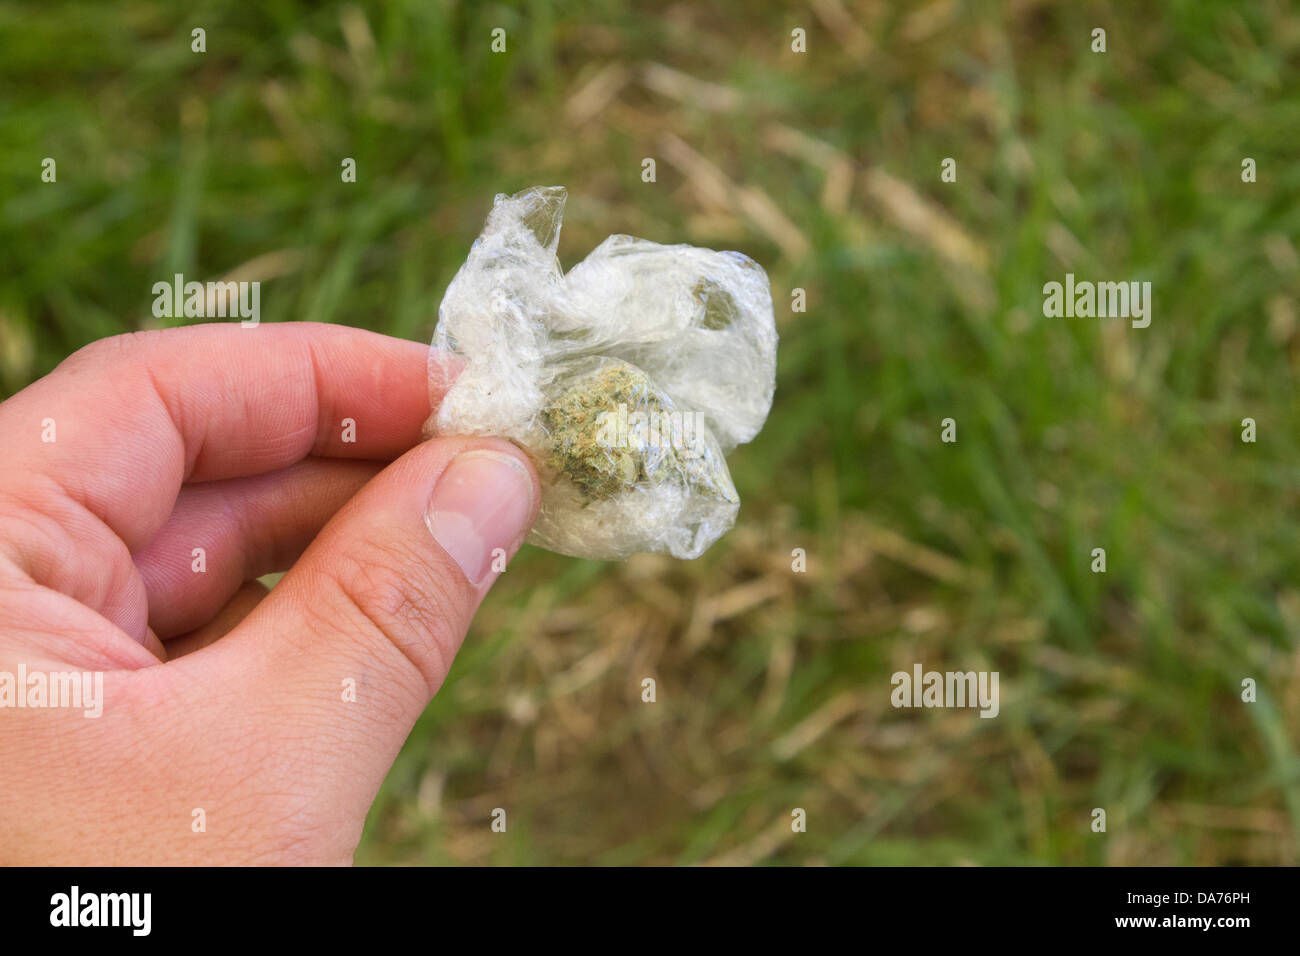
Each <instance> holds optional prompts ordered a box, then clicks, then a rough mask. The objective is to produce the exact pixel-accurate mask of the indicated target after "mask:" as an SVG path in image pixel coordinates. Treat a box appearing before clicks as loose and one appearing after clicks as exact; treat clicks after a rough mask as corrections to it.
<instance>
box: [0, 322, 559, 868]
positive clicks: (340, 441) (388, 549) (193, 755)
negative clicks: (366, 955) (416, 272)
mask: <svg viewBox="0 0 1300 956" xmlns="http://www.w3.org/2000/svg"><path fill="white" fill-rule="evenodd" d="M428 355H429V350H428V348H426V347H425V346H423V345H420V344H419V343H416V342H407V341H401V340H398V339H392V338H388V337H385V336H381V335H375V334H372V333H369V332H363V331H359V330H356V329H349V328H343V327H335V326H324V325H310V324H301V325H300V324H282V325H259V326H257V327H254V328H241V327H239V326H238V325H235V324H233V323H232V324H229V325H205V326H194V327H190V328H183V329H171V330H167V331H161V332H143V333H135V334H132V335H124V336H118V337H115V338H111V339H105V340H103V341H101V342H96V343H94V344H92V345H90V346H88V347H87V348H84V349H82V350H81V351H79V352H77V353H76V354H75V355H73V356H72V357H70V358H69V359H68V360H67V361H65V362H64V363H63V364H61V365H60V366H59V367H58V368H56V369H55V370H54V371H53V372H51V373H50V374H49V375H48V376H46V377H45V378H43V379H41V380H40V381H38V382H36V383H34V384H33V385H31V386H30V387H28V388H26V389H24V390H23V391H22V392H20V393H18V394H17V395H15V396H13V397H12V398H10V399H9V400H7V401H6V402H4V403H3V404H0V436H3V438H2V440H3V458H4V460H3V465H2V466H0V704H2V705H3V706H0V863H8V864H20V863H27V864H113V865H117V864H140V863H148V864H163V865H169V864H182V863H239V864H246V863H349V862H351V859H352V854H353V851H354V850H355V849H356V845H357V842H358V840H359V839H360V836H361V828H362V823H363V822H364V820H365V816H366V812H367V811H368V809H369V807H370V804H371V802H372V801H373V799H374V796H375V793H376V791H377V790H378V788H379V785H380V783H381V782H382V781H383V779H384V775H385V774H386V773H387V771H388V769H389V767H390V766H391V765H392V762H393V759H394V757H395V756H396V755H397V752H398V750H399V749H400V747H401V745H402V742H403V741H404V740H405V739H406V736H407V734H408V733H409V732H410V729H411V727H412V725H413V724H414V722H415V720H416V718H417V717H418V716H419V715H420V713H421V712H422V711H423V710H424V708H425V707H426V706H427V705H428V703H429V700H430V699H431V698H432V696H433V694H434V693H435V692H436V691H437V689H438V687H439V686H440V685H441V684H442V681H443V679H444V678H445V677H446V675H447V670H448V668H449V667H450V666H451V661H452V658H453V657H454V656H455V654H456V651H457V649H458V648H459V647H460V643H461V641H462V639H463V638H464V635H465V631H466V629H467V628H468V626H469V622H470V618H471V617H472V616H473V614H474V611H475V610H476V609H477V607H478V605H479V602H480V601H481V600H482V599H483V595H484V594H485V593H486V591H487V589H488V588H489V587H490V586H491V583H492V581H493V579H494V578H495V577H496V572H495V571H494V570H493V567H494V564H495V566H496V567H497V568H498V569H499V568H500V567H501V560H502V559H503V555H502V553H500V552H498V553H497V554H496V555H495V557H496V558H497V560H496V561H495V562H494V560H493V558H494V553H493V552H494V549H497V548H500V549H503V551H504V555H513V554H514V552H515V550H516V549H518V547H519V545H520V544H521V543H522V541H523V538H524V535H525V534H526V532H527V529H528V527H529V525H530V524H531V523H532V520H533V517H534V515H535V512H536V502H537V500H538V486H537V479H536V476H535V474H534V472H533V470H532V467H531V466H530V465H529V464H528V462H527V460H526V459H525V458H524V456H523V455H522V454H521V453H520V452H519V451H518V450H517V449H516V448H515V447H514V446H513V445H511V444H509V443H508V442H505V441H501V440H498V439H491V438H437V439H433V440H430V441H426V442H423V443H421V442H420V427H421V424H422V423H423V421H424V420H425V418H427V417H428V414H429V406H430V398H431V396H430V394H429V387H428V381H429V375H428V370H427V359H428ZM432 399H433V400H434V401H435V402H436V401H438V400H439V399H440V396H439V395H433V396H432ZM344 419H352V420H353V421H354V422H355V440H354V441H345V438H347V437H352V436H350V435H348V434H347V433H346V431H345V425H344ZM398 456H400V457H398ZM393 459H396V460H395V461H393ZM390 461H391V462H392V463H391V464H385V463H387V462H390ZM285 569H288V573H287V574H286V575H285V576H284V578H283V579H282V580H281V581H280V582H279V583H278V584H277V585H276V586H275V588H274V589H273V590H271V591H269V592H268V591H267V590H266V589H265V588H264V587H263V586H262V585H260V584H258V583H257V581H256V579H257V578H258V577H259V576H260V575H263V574H266V573H268V572H271V571H277V570H285ZM20 671H22V672H25V675H26V680H25V683H23V684H19V683H18V680H19V676H20ZM83 673H84V675H85V676H84V677H83ZM53 674H71V675H73V676H74V677H75V680H74V681H72V682H71V683H65V682H64V681H62V680H61V679H60V678H57V677H48V676H47V675H53ZM6 675H7V676H8V683H7V685H6ZM96 675H102V676H96ZM100 680H102V698H101V699H100V700H99V702H98V703H97V704H96V703H95V702H94V700H93V698H94V697H95V694H94V686H95V684H96V682H98V681H100ZM33 683H35V684H38V685H39V684H41V683H44V684H46V685H47V689H46V693H45V694H38V693H37V691H38V690H39V688H38V687H33ZM59 685H62V686H59ZM6 686H7V689H8V691H9V696H8V697H6V695H5V691H6ZM51 689H52V692H51ZM350 689H351V690H350ZM73 690H76V691H86V692H87V693H86V696H85V697H81V698H78V697H74V696H72V692H73ZM61 691H63V692H65V698H64V701H63V703H65V704H67V703H71V704H74V705H76V704H80V706H58V707H55V706H48V705H49V704H51V703H59V701H58V700H56V699H55V698H58V697H59V696H60V692H61ZM19 697H21V698H22V699H23V702H24V703H28V704H30V703H32V702H36V703H37V704H39V702H40V700H41V698H44V699H45V704H46V705H47V706H23V707H19V706H17V698H19ZM96 708H98V709H100V711H101V712H100V713H99V715H98V716H95V715H94V711H95V709H96Z"/></svg>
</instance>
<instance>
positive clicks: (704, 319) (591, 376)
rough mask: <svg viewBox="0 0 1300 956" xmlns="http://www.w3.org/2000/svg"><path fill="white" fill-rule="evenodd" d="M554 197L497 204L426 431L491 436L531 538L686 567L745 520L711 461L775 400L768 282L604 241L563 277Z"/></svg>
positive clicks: (442, 357)
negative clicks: (667, 557)
mask: <svg viewBox="0 0 1300 956" xmlns="http://www.w3.org/2000/svg"><path fill="white" fill-rule="evenodd" d="M565 196H566V193H565V190H564V189H563V188H562V187H558V186H554V187H535V188H532V189H528V190H525V191H524V192H521V193H517V194H516V195H514V196H506V195H504V194H501V195H498V196H497V197H496V202H495V204H494V206H493V209H492V212H491V214H490V215H489V216H488V219H487V223H486V225H485V226H484V229H483V233H482V235H480V236H479V238H478V239H477V240H476V241H475V242H474V245H473V247H472V248H471V249H470V253H469V258H468V260H467V261H466V262H465V264H464V265H463V266H461V268H460V271H459V272H457V273H456V276H455V278H454V279H452V282H451V285H449V286H448V287H447V292H446V295H445V296H444V297H443V300H442V305H441V306H440V307H439V309H438V326H437V329H436V331H435V332H434V336H433V350H432V351H431V353H430V359H429V375H430V387H431V389H432V390H433V391H434V393H435V394H436V393H438V392H441V391H443V386H444V385H445V384H446V383H447V382H451V383H452V384H451V386H450V388H449V389H448V390H447V391H446V394H445V396H444V397H443V399H442V402H441V405H440V406H439V407H438V409H437V411H436V412H435V413H434V414H433V415H432V416H431V417H430V419H429V421H428V422H427V423H426V425H425V433H426V435H434V434H440V435H445V434H459V435H499V436H502V437H504V438H508V439H510V440H511V441H513V442H515V443H516V444H517V445H519V446H520V447H521V448H523V449H524V450H525V451H526V452H527V453H528V454H529V456H530V457H531V458H532V460H533V462H534V464H535V465H536V466H537V469H538V473H539V475H540V476H541V479H542V487H543V491H542V501H541V510H540V513H539V515H538V518H537V522H536V524H535V525H534V527H533V530H532V533H531V534H530V536H529V538H528V541H529V542H530V543H532V544H535V545H538V546H540V547H543V548H547V549H549V550H551V551H557V552H559V553H561V554H569V555H574V556H576V557H583V558H599V559H621V558H626V557H628V556H630V555H633V554H636V553H638V552H666V553H668V554H671V555H673V556H675V557H678V558H696V557H699V555H701V554H702V553H703V552H704V551H705V549H707V548H708V547H709V545H711V544H712V543H713V542H714V541H716V540H717V539H718V538H719V537H720V536H721V535H722V534H723V533H724V532H726V531H727V530H728V529H729V528H730V527H731V526H732V524H733V523H734V522H735V519H736V513H737V511H738V510H739V507H740V499H739V497H738V496H737V495H736V489H735V486H734V485H733V484H732V481H731V474H730V472H729V471H728V470H727V462H726V458H725V457H724V456H725V455H726V453H727V452H729V451H731V449H733V448H735V447H736V446H737V445H740V444H744V443H745V442H748V441H750V440H751V439H753V438H754V436H755V435H757V434H758V431H759V429H760V428H762V426H763V422H764V421H765V420H766V419H767V413H768V410H769V409H770V408H771V406H772V395H773V392H774V390H775V387H776V342H777V336H776V325H775V322H774V320H773V315H772V296H771V292H770V289H769V286H768V279H767V274H766V273H765V272H764V271H763V269H762V267H760V266H759V265H758V264H757V263H756V262H754V261H753V260H752V259H750V258H748V257H747V256H744V255H741V254H740V253H738V252H714V251H713V250H710V249H699V248H695V247H693V246H687V245H675V246H664V245H660V244H658V243H654V242H647V241H646V240H644V239H634V238H632V237H631V236H621V235H620V236H610V237H609V238H607V239H606V240H605V241H604V242H602V243H601V244H600V245H599V246H597V247H596V249H595V250H593V251H592V253H591V254H590V255H589V256H587V258H586V259H584V260H583V261H582V262H580V263H579V264H578V265H576V266H574V267H573V269H571V270H570V271H569V273H568V274H567V275H566V274H564V272H563V271H562V270H561V268H560V264H559V260H558V259H557V257H556V246H557V244H558V242H559V237H560V221H561V219H562V217H563V214H564V201H565Z"/></svg>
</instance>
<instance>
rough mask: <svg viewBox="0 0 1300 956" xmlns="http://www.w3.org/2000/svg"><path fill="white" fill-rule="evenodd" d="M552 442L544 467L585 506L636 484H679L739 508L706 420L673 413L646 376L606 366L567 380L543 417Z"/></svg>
mask: <svg viewBox="0 0 1300 956" xmlns="http://www.w3.org/2000/svg"><path fill="white" fill-rule="evenodd" d="M541 421H542V426H543V427H544V428H545V430H546V432H547V434H548V436H549V445H548V454H547V457H546V460H545V462H544V466H545V468H546V469H548V470H549V471H550V473H552V474H556V475H563V476H564V477H565V478H567V479H568V480H569V481H570V482H572V483H573V485H574V486H575V487H577V488H578V489H579V490H580V491H581V492H582V493H583V495H584V496H586V498H587V499H589V500H593V501H594V500H601V499H606V498H610V497H613V496H614V495H617V494H619V493H620V492H623V491H626V490H628V489H629V488H632V487H635V486H637V485H641V484H648V485H651V486H653V485H656V484H662V483H665V482H677V483H680V484H684V485H686V486H687V487H689V489H690V490H691V491H693V492H694V493H698V494H708V495H715V496H717V497H719V498H721V499H722V500H725V501H730V502H738V501H739V500H740V499H739V498H738V497H737V496H736V491H735V488H734V487H733V486H732V484H731V479H730V476H729V475H728V474H727V473H726V469H725V466H721V465H720V459H721V455H720V453H718V452H717V451H716V450H715V446H714V444H713V442H712V441H710V440H709V437H708V435H707V427H708V426H707V425H706V424H705V422H704V416H703V415H700V414H697V413H693V412H686V411H681V410H678V409H676V408H674V407H673V403H672V402H671V400H669V399H668V397H667V396H665V395H663V394H662V392H660V391H659V390H658V389H656V388H655V386H654V383H653V382H651V381H650V377H649V376H648V375H646V373H645V372H643V371H641V370H640V369H638V368H637V367H636V366H634V365H631V364H629V363H626V362H611V363H609V364H606V365H603V366H602V367H600V368H597V369H595V370H593V371H590V372H587V373H586V374H583V375H580V376H578V377H576V378H575V379H573V380H571V381H569V382H567V383H566V384H565V385H564V387H563V391H562V392H561V393H560V395H559V397H558V398H557V399H556V400H555V401H554V402H553V403H551V404H549V405H547V406H546V407H545V408H544V409H543V410H542V413H541Z"/></svg>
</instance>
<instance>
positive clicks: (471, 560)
mask: <svg viewBox="0 0 1300 956" xmlns="http://www.w3.org/2000/svg"><path fill="white" fill-rule="evenodd" d="M532 514H533V480H532V478H531V477H530V476H529V474H528V469H526V468H525V467H524V466H523V464H522V463H521V462H520V461H519V460H518V459H516V458H514V457H513V456H511V455H507V454H503V453H502V452H497V451H486V450H480V451H467V452H463V453H462V454H460V455H457V456H456V457H455V458H453V459H452V462H451V464H450V465H448V466H447V468H446V469H445V470H444V471H443V473H442V475H441V476H440V477H439V478H438V484H437V485H436V486H435V487H434V489H433V497H432V499H431V500H430V501H429V510H428V511H427V512H426V513H425V516H424V521H425V524H427V525H428V526H429V530H430V531H432V532H433V537H434V538H435V539H436V540H437V542H438V544H440V545H442V549H443V550H444V551H446V552H447V554H448V555H450V556H451V559H452V560H453V561H455V562H456V564H458V565H459V566H460V569H461V570H462V571H464V572H465V577H466V578H467V579H468V580H469V582H470V584H474V585H479V584H482V583H483V582H484V581H485V580H487V578H488V577H489V575H491V574H492V573H493V558H494V557H495V558H496V559H498V563H497V570H500V568H501V567H502V566H503V565H502V564H501V563H500V561H501V560H503V559H504V556H508V555H509V553H510V548H511V546H512V545H514V544H515V542H516V541H517V540H518V539H519V538H520V536H521V535H523V533H524V531H525V530H526V529H527V527H528V519H529V518H530V517H532ZM498 548H499V549H501V550H500V551H497V549H498ZM494 552H496V553H495V555H494Z"/></svg>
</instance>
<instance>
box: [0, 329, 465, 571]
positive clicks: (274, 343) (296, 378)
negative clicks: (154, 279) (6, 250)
mask: <svg viewBox="0 0 1300 956" xmlns="http://www.w3.org/2000/svg"><path fill="white" fill-rule="evenodd" d="M428 356H429V349H428V346H426V345H423V344H421V343H419V342H410V341H406V340H403V339H395V338H391V337H389V336H385V335H378V334H376V333H373V332H366V331H363V330H361V329H353V328H348V327H345V326H334V325H321V324H316V323H277V324H261V325H258V326H255V327H250V328H244V327H241V326H239V325H237V324H235V323H229V324H212V325H198V326H190V327H186V328H178V329H166V330H161V331H153V332H136V333H131V334H128V335H122V336H115V337H113V338H111V339H104V340H102V341H100V342H96V343H93V344H91V345H89V346H87V347H86V348H84V349H82V350H80V351H79V352H77V353H75V354H74V355H73V356H71V357H70V358H69V359H68V360H67V361H65V362H64V363H63V364H61V365H60V366H59V367H58V368H56V369H55V370H54V371H53V372H51V373H50V374H49V375H47V376H46V377H45V378H43V379H41V380H40V381H38V382H36V383H34V384H33V385H31V386H29V387H28V388H26V389H24V390H23V391H22V392H19V393H18V394H17V395H15V396H14V397H13V398H11V399H9V400H8V401H7V402H5V403H3V405H0V435H3V436H4V455H5V458H6V461H7V465H8V467H6V469H5V471H4V477H3V478H0V494H5V493H12V494H13V495H14V496H15V497H19V498H24V499H25V498H27V495H25V494H23V492H24V491H30V490H32V489H33V488H35V487H44V488H48V483H49V481H50V480H53V481H54V482H55V483H56V485H57V486H58V487H59V488H61V489H62V490H63V491H64V492H65V493H66V494H67V496H68V497H70V498H72V499H73V500H75V501H76V502H78V503H80V504H82V505H84V506H85V508H86V509H87V510H89V511H90V512H91V513H92V514H94V515H95V516H97V517H98V518H99V519H101V520H102V521H103V522H104V523H105V524H107V525H109V527H111V528H112V529H113V530H114V531H115V532H116V533H117V535H118V536H119V537H120V538H121V539H122V540H123V542H125V543H126V545H127V547H128V548H129V549H131V550H132V551H134V550H136V548H138V547H142V546H143V545H144V544H145V543H147V541H148V540H149V539H150V538H151V537H152V535H153V534H154V533H155V532H156V531H157V529H158V528H159V527H160V526H161V524H162V522H163V521H165V520H166V517H167V515H168V514H169V513H170V511H171V506H172V503H173V502H174V501H175V498H176V494H177V492H178V491H179V490H180V487H181V485H182V484H183V483H184V482H186V481H209V480H214V479H221V478H233V477H240V476H244V475H253V474H261V473H263V472H266V471H270V470H273V469H277V468H283V467H285V466H288V465H291V464H293V463H294V462H297V461H299V460H301V459H302V458H305V457H306V456H308V455H315V456H326V457H330V456H332V457H342V458H366V459H376V460H385V461H386V460H391V459H393V458H396V457H397V456H398V455H400V454H402V453H403V452H404V451H406V450H407V449H409V448H411V447H412V446H413V445H415V444H416V443H417V442H418V441H419V440H420V426H421V424H422V423H423V422H424V420H425V419H426V418H427V417H428V415H429V409H430V400H431V396H430V394H429V384H428V383H429V374H428V365H427V363H428ZM439 397H440V396H432V398H433V400H434V401H436V400H438V398H439ZM29 500H30V499H29Z"/></svg>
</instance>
